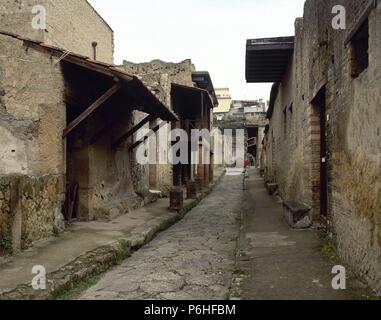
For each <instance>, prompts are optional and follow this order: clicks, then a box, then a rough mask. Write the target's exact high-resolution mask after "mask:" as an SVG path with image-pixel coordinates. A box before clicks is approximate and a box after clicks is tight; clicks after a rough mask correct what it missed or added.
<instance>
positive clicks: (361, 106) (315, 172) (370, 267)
mask: <svg viewBox="0 0 381 320" xmlns="http://www.w3.org/2000/svg"><path fill="white" fill-rule="evenodd" d="M367 3H369V2H368V1H365V0H364V1H363V0H361V1H354V0H342V1H341V2H340V3H339V4H342V5H344V7H345V8H346V13H347V30H334V29H333V28H332V27H331V22H332V18H333V15H332V14H331V12H332V7H333V6H334V5H337V4H338V3H337V1H330V0H327V1H322V0H307V1H306V3H305V8H304V17H303V18H300V19H297V20H296V23H295V30H296V38H295V51H294V56H293V59H292V62H291V64H290V66H289V70H288V71H287V73H286V74H285V76H284V79H283V81H282V83H281V85H280V88H279V91H278V96H277V99H276V104H275V108H274V113H273V116H272V119H271V121H270V128H269V132H268V134H267V137H266V143H267V144H266V152H267V154H266V158H267V165H268V166H269V168H268V169H267V171H268V172H269V177H268V178H269V179H273V180H275V181H276V182H277V183H278V184H279V190H280V194H281V195H282V197H283V198H284V199H290V200H298V201H300V202H303V203H306V204H307V205H309V206H310V207H312V215H313V217H314V218H316V217H318V216H319V210H320V207H319V201H320V194H319V190H320V159H319V158H317V154H318V153H319V150H320V149H319V148H320V146H319V143H320V142H319V139H320V138H319V137H320V128H319V117H320V110H319V108H317V107H316V106H313V105H312V104H311V103H310V102H311V100H312V98H313V96H314V93H316V92H317V89H319V88H320V87H321V86H322V84H324V83H326V98H325V102H326V116H327V119H326V135H327V149H328V158H327V162H328V181H329V183H328V225H329V228H330V230H331V232H332V236H333V239H334V241H335V243H336V246H337V249H338V252H339V254H340V256H341V257H342V258H343V259H344V261H345V262H347V263H348V264H349V265H350V266H351V267H352V268H353V269H354V270H355V271H356V272H357V273H358V274H359V275H360V276H363V277H364V278H365V279H366V280H367V281H368V282H369V284H370V285H371V286H373V287H374V288H376V289H378V290H381V241H380V238H381V229H380V221H381V196H380V194H381V185H380V176H381V151H380V150H381V144H380V143H381V142H380V141H381V139H380V129H379V127H380V123H381V112H380V105H381V104H380V102H381V93H380V89H379V88H380V87H381V69H380V61H381V34H380V32H379V30H381V10H380V7H381V6H380V4H378V8H377V9H374V10H373V11H372V12H371V14H370V16H369V67H368V68H367V69H366V70H365V71H364V72H363V73H362V74H360V76H359V77H358V78H352V77H351V75H350V59H351V55H350V48H349V47H347V48H345V47H344V39H345V38H346V36H347V34H348V31H349V29H350V28H351V27H352V26H353V25H354V24H355V22H356V21H357V19H358V17H359V14H360V13H361V12H362V11H363V9H364V7H365V5H366V4H367ZM291 104H292V106H293V107H292V113H291V112H287V127H286V128H285V116H284V108H285V107H287V106H289V105H291ZM274 158H275V159H274ZM269 160H271V161H269Z"/></svg>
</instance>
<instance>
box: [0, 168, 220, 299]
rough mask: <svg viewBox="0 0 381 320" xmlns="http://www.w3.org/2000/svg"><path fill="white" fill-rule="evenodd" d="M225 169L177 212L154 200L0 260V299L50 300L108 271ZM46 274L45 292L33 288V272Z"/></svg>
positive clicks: (180, 214) (179, 214)
mask: <svg viewBox="0 0 381 320" xmlns="http://www.w3.org/2000/svg"><path fill="white" fill-rule="evenodd" d="M223 173H224V170H222V169H219V170H216V171H215V179H214V181H215V182H214V183H212V184H211V185H210V187H209V189H208V190H204V191H203V192H202V193H200V194H198V197H197V199H195V200H185V201H184V209H183V210H182V211H181V212H173V211H170V210H169V209H168V207H169V199H159V200H158V201H157V202H155V203H153V204H150V205H147V206H145V207H144V208H141V209H138V210H135V211H132V212H130V213H128V214H126V215H123V216H120V217H118V218H117V219H115V220H113V221H111V222H78V223H75V224H73V225H72V226H70V227H69V228H68V229H67V231H65V232H64V233H63V234H61V235H59V236H58V237H56V238H51V239H49V240H47V241H44V242H40V243H38V244H36V245H35V246H34V247H32V248H30V249H28V250H26V251H24V252H22V253H20V254H17V255H15V256H11V257H7V258H0V300H4V299H5V300H7V299H39V300H40V299H41V300H42V299H54V298H55V297H56V296H57V295H59V294H61V293H62V292H64V291H65V290H68V289H70V288H72V287H73V286H74V285H75V284H76V283H78V282H80V281H83V280H86V279H87V278H89V277H92V276H96V275H99V274H101V273H102V272H105V271H107V270H108V269H110V268H111V267H112V266H114V265H116V264H117V263H118V262H121V261H122V260H124V259H125V258H127V257H128V256H129V255H131V253H132V252H134V251H136V250H138V249H139V248H140V247H142V246H143V245H145V244H147V243H148V242H150V241H151V240H152V239H153V238H154V237H155V236H156V235H157V234H158V233H159V232H161V231H163V230H165V229H167V228H168V227H170V226H171V225H173V224H174V223H176V222H177V221H179V220H181V219H182V218H183V217H184V215H185V214H186V213H187V212H188V211H189V210H191V209H192V208H193V207H194V206H195V205H197V204H198V202H199V201H200V200H201V199H202V198H204V197H205V196H206V195H207V194H208V193H209V192H210V191H211V189H212V188H213V187H214V186H215V185H216V184H217V183H218V182H219V180H220V178H221V177H222V176H223ZM37 265H41V266H43V267H45V269H46V272H47V289H46V290H38V291H37V290H34V289H33V288H32V285H31V282H32V279H33V277H35V275H34V274H32V268H33V267H34V266H37Z"/></svg>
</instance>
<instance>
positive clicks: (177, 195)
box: [169, 187, 184, 211]
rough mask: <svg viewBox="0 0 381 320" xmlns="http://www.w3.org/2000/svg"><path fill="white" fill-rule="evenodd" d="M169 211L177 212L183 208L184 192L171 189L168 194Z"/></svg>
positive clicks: (178, 189)
mask: <svg viewBox="0 0 381 320" xmlns="http://www.w3.org/2000/svg"><path fill="white" fill-rule="evenodd" d="M169 201H170V204H169V209H170V210H176V211H179V210H181V209H183V207H184V192H183V189H182V188H179V187H173V188H172V189H171V191H170V193H169Z"/></svg>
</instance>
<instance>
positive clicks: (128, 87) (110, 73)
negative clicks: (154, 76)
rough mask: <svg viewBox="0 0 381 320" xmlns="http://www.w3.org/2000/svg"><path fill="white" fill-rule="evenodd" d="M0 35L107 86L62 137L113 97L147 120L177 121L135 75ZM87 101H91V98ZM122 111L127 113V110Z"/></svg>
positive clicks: (52, 48) (37, 43)
mask: <svg viewBox="0 0 381 320" xmlns="http://www.w3.org/2000/svg"><path fill="white" fill-rule="evenodd" d="M0 34H3V35H7V36H10V37H13V38H16V39H19V40H21V41H23V43H24V45H25V46H26V47H27V48H32V49H34V50H38V51H42V52H45V53H48V54H50V55H51V57H52V58H53V57H54V58H56V59H57V61H56V62H57V63H61V64H62V65H63V66H65V65H66V66H67V65H71V66H75V67H76V68H77V70H80V71H81V72H84V73H85V72H90V73H91V74H92V79H95V81H97V82H99V84H100V87H102V86H103V87H104V85H105V83H108V84H109V88H108V89H107V90H105V91H104V92H103V93H102V94H101V95H100V97H99V98H98V99H97V100H96V101H94V102H92V103H91V104H90V106H89V107H87V109H85V110H84V111H83V112H82V113H81V114H80V115H78V117H77V118H76V119H74V120H73V121H72V122H71V123H70V124H69V125H68V126H67V127H66V128H65V130H64V132H63V138H65V137H66V136H67V135H69V134H70V133H71V132H72V131H73V130H74V129H75V128H76V127H77V126H78V125H80V124H81V123H82V122H83V121H85V120H86V119H87V118H88V117H89V116H90V115H92V114H93V113H94V112H95V111H96V110H97V109H99V108H100V107H101V106H103V105H104V104H105V103H106V102H107V101H109V100H110V99H111V98H114V97H115V96H116V95H117V96H118V99H119V100H121V101H123V99H126V100H128V101H130V103H131V99H132V100H133V109H135V110H139V111H142V112H145V113H147V114H148V115H149V119H154V118H160V119H162V120H163V121H169V122H174V121H177V120H178V118H177V116H176V115H175V114H174V113H173V112H172V111H171V110H170V109H169V108H167V107H166V106H165V105H164V104H163V103H161V102H160V101H159V100H158V99H157V98H156V97H155V95H154V94H153V93H152V92H151V91H150V90H149V89H148V88H147V87H146V86H145V85H144V84H143V83H142V82H141V81H140V80H139V79H138V78H137V77H136V76H132V75H130V74H128V73H126V72H124V71H123V70H121V69H119V68H117V67H116V66H115V65H113V64H108V63H103V62H100V61H95V60H92V59H90V58H89V57H86V56H83V55H80V54H77V53H73V52H70V51H67V50H65V49H62V48H59V47H55V46H51V45H48V44H45V43H42V42H39V41H35V40H32V39H28V38H25V37H21V36H19V35H17V34H13V33H9V32H2V31H0ZM88 98H89V99H93V98H92V97H88ZM70 99H71V97H68V96H66V97H65V100H66V101H68V100H70ZM89 101H90V100H89ZM126 110H128V111H131V109H126Z"/></svg>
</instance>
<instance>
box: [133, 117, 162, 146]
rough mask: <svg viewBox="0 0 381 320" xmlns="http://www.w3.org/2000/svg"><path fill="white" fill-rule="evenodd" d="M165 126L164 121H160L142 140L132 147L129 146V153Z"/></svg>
mask: <svg viewBox="0 0 381 320" xmlns="http://www.w3.org/2000/svg"><path fill="white" fill-rule="evenodd" d="M166 124H167V122H166V121H162V122H160V123H159V124H158V125H157V126H156V127H155V128H153V129H152V130H151V131H149V132H148V133H147V134H146V135H145V136H144V137H143V138H142V139H140V140H138V141H136V142H135V143H134V144H133V145H131V146H130V147H129V148H128V150H129V151H133V150H134V149H135V148H137V147H138V146H140V145H141V144H142V143H144V142H146V140H147V139H148V138H149V137H150V136H152V135H153V134H155V133H156V132H158V131H159V130H160V129H161V128H162V127H164V126H165V125H166Z"/></svg>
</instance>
